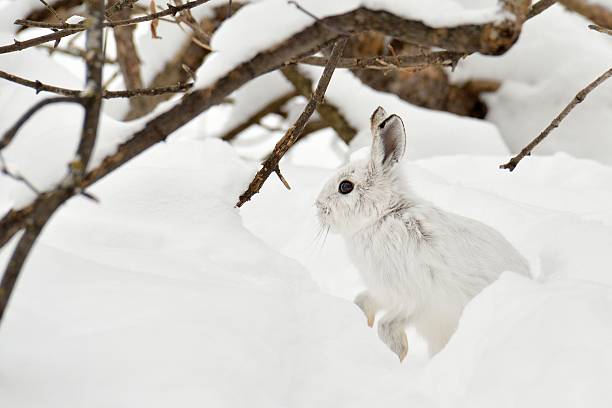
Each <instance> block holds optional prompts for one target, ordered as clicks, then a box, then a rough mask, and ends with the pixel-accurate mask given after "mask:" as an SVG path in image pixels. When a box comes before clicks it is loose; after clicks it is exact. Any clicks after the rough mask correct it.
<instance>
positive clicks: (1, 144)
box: [0, 96, 83, 150]
mask: <svg viewBox="0 0 612 408" xmlns="http://www.w3.org/2000/svg"><path fill="white" fill-rule="evenodd" d="M82 101H83V100H82V98H80V97H77V96H68V97H64V96H58V97H54V98H47V99H43V100H42V101H40V102H38V103H37V104H36V105H34V106H32V107H31V108H30V109H28V110H27V111H26V112H25V113H24V114H23V115H22V116H21V117H20V118H19V120H17V122H16V123H15V124H14V125H13V126H11V127H10V128H9V129H7V130H6V132H4V135H3V136H2V139H0V150H2V149H4V148H5V147H6V146H8V145H9V143H11V141H12V140H13V138H14V137H15V135H16V134H17V132H19V129H21V127H22V126H23V125H25V123H26V122H27V121H28V120H29V119H30V118H31V117H32V116H33V115H34V114H35V113H36V112H38V111H39V110H40V109H42V108H44V107H45V106H47V105H51V104H54V103H78V104H82Z"/></svg>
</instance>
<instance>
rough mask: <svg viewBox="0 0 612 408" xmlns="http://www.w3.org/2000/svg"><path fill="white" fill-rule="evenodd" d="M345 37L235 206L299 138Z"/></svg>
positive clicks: (254, 189)
mask: <svg viewBox="0 0 612 408" xmlns="http://www.w3.org/2000/svg"><path fill="white" fill-rule="evenodd" d="M347 41H348V40H347V38H346V37H341V38H340V39H339V40H338V41H336V43H335V44H334V48H333V49H332V52H331V55H330V57H329V61H328V63H327V65H326V66H325V69H324V70H323V74H322V75H321V78H320V79H319V83H318V84H317V89H316V90H315V92H314V93H313V95H312V98H310V100H309V101H308V103H307V104H306V107H305V108H304V111H303V112H302V114H301V115H300V116H299V117H298V119H297V120H296V121H295V123H294V124H293V126H291V127H290V128H289V129H288V130H287V133H285V135H284V136H283V137H282V138H281V140H279V141H278V143H277V144H276V146H275V147H274V150H273V152H272V155H271V156H270V157H269V158H268V159H267V160H266V161H265V162H264V163H263V164H262V166H261V169H260V170H259V171H258V172H257V174H256V175H255V177H254V178H253V181H252V182H251V184H249V187H248V188H247V190H246V191H245V192H244V193H243V194H242V195H241V196H240V198H239V199H238V202H237V203H236V206H237V207H241V206H242V205H243V204H244V203H246V202H247V201H249V200H250V199H251V197H253V195H255V194H257V193H258V192H259V190H260V189H261V187H262V186H263V184H264V183H265V181H266V180H267V179H268V177H269V176H270V174H272V172H274V171H275V169H277V168H278V163H279V161H280V159H281V158H282V157H283V156H284V155H285V153H287V151H288V150H289V149H290V148H291V146H293V144H294V143H295V142H296V141H297V140H298V139H299V137H300V134H301V133H302V132H303V130H304V127H305V126H306V123H307V122H308V119H310V117H311V116H312V114H313V113H314V111H315V109H316V107H317V105H319V104H320V103H321V102H322V101H323V96H324V95H325V91H326V90H327V86H328V85H329V81H330V80H331V77H332V75H333V73H334V70H335V69H336V63H337V62H338V60H339V59H340V56H341V55H342V51H343V50H344V46H345V45H346V42H347Z"/></svg>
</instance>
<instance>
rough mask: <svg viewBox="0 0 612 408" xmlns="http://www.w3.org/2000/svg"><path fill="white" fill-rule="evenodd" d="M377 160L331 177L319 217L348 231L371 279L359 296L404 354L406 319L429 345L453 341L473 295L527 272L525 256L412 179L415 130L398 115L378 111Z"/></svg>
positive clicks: (374, 123) (435, 347)
mask: <svg viewBox="0 0 612 408" xmlns="http://www.w3.org/2000/svg"><path fill="white" fill-rule="evenodd" d="M371 128H372V136H373V141H372V149H371V153H370V158H369V159H368V160H362V161H357V162H354V163H350V164H348V165H346V166H344V167H343V168H341V169H340V170H339V171H338V172H337V173H336V175H335V176H333V177H332V178H331V180H329V181H328V182H327V184H326V185H325V187H324V188H323V190H322V191H321V193H320V194H319V197H318V198H317V201H316V205H317V209H318V216H319V220H320V222H321V223H322V224H323V225H324V226H328V227H330V228H331V229H332V230H334V231H336V232H339V233H340V234H341V235H342V236H343V237H344V239H345V241H346V244H347V247H348V250H349V254H350V256H351V258H352V259H354V262H355V264H356V266H357V268H358V270H359V273H360V275H361V277H362V279H363V281H364V283H365V285H366V287H367V290H366V291H364V292H362V293H361V294H359V295H358V296H357V298H356V299H355V303H356V304H357V305H358V306H359V307H360V308H361V310H363V312H364V314H365V315H366V317H367V319H368V325H369V326H372V325H373V323H374V318H375V315H376V313H377V312H378V311H379V310H384V311H385V314H384V316H383V317H382V318H381V319H380V320H379V322H378V335H379V337H380V339H381V340H382V341H383V342H384V343H385V344H387V346H389V348H390V349H391V350H392V351H393V352H395V353H396V354H397V355H398V357H399V358H400V361H401V360H403V358H404V357H405V356H406V353H407V351H408V339H407V337H406V331H405V330H406V327H407V326H408V325H412V326H413V327H415V328H416V330H417V331H418V332H419V333H420V334H421V335H422V336H423V337H424V338H425V339H426V340H427V342H428V346H429V352H430V354H435V353H437V352H438V351H439V350H440V349H441V348H442V347H444V345H445V344H446V343H447V341H448V339H449V338H450V336H451V335H452V334H453V332H454V331H455V329H456V327H457V323H458V321H459V317H460V316H461V313H462V311H463V308H464V306H465V305H466V304H467V302H468V301H469V300H470V299H472V298H473V297H474V296H475V295H476V294H477V293H478V292H480V291H481V290H482V289H483V288H484V287H485V286H487V285H488V284H490V283H491V282H493V281H494V280H495V279H496V278H497V277H498V276H499V275H500V274H501V273H502V272H504V271H507V270H511V271H514V272H518V273H521V274H525V275H527V274H528V273H529V270H528V265H527V262H526V260H525V259H524V258H523V257H522V256H521V255H520V254H519V253H518V252H517V251H516V249H514V247H513V246H512V245H511V244H510V243H509V242H508V241H507V240H506V239H505V238H504V237H503V236H502V235H501V234H500V233H499V232H497V231H496V230H494V229H493V228H491V227H489V226H487V225H485V224H483V223H481V222H479V221H476V220H473V219H470V218H466V217H462V216H459V215H456V214H451V213H448V212H445V211H442V210H440V209H438V208H436V207H435V206H434V205H433V204H431V203H429V202H427V201H425V200H423V199H421V198H419V197H417V196H416V195H415V194H414V193H413V192H412V191H411V190H410V189H409V188H408V186H407V185H406V184H405V183H404V179H403V174H402V171H401V166H400V165H399V162H400V159H401V158H402V156H403V154H404V149H405V144H406V136H405V133H404V125H403V123H402V120H401V119H400V118H399V116H397V115H391V116H388V117H387V114H386V112H385V111H384V109H383V108H380V107H379V108H378V109H376V111H374V113H373V115H372V117H371Z"/></svg>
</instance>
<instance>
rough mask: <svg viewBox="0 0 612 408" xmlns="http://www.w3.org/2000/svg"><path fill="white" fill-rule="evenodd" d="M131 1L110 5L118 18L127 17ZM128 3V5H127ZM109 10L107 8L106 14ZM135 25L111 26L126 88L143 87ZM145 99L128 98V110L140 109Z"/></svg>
mask: <svg viewBox="0 0 612 408" xmlns="http://www.w3.org/2000/svg"><path fill="white" fill-rule="evenodd" d="M132 3H133V0H118V1H116V2H115V4H114V5H113V6H112V7H111V9H112V10H115V8H113V7H115V6H116V12H117V17H118V18H120V19H129V18H130V16H131V13H132V10H131V9H130V8H128V7H129V6H131V5H132ZM128 5H129V6H128ZM108 15H109V11H108V10H107V16H108ZM135 28H136V26H133V25H130V26H125V27H122V26H118V27H115V28H113V34H114V37H115V44H116V48H117V61H118V62H119V68H120V69H121V74H122V76H123V82H124V83H125V87H126V88H127V89H128V90H133V89H139V88H143V87H144V86H143V81H142V77H141V75H140V58H139V56H138V50H137V49H136V44H135V43H134V35H133V34H134V29H135ZM145 103H146V102H145V100H144V98H142V97H135V98H131V99H130V110H133V109H142V107H143V106H144V105H145Z"/></svg>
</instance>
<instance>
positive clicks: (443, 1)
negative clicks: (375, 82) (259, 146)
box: [196, 0, 508, 88]
mask: <svg viewBox="0 0 612 408" xmlns="http://www.w3.org/2000/svg"><path fill="white" fill-rule="evenodd" d="M299 4H300V6H301V7H303V8H304V9H305V10H308V12H310V13H312V14H314V15H315V16H317V17H319V18H322V17H327V16H331V15H336V14H342V13H345V12H348V11H351V10H354V9H356V8H359V7H366V8H369V9H372V10H388V11H390V12H392V13H395V14H396V15H398V16H401V17H404V18H407V19H410V20H416V21H421V22H423V23H424V24H426V25H428V26H430V27H453V26H458V25H462V24H482V23H486V22H494V21H499V20H501V19H503V18H507V17H508V16H506V14H505V13H504V12H503V11H501V10H500V9H499V7H498V6H492V7H485V8H480V9H472V8H468V7H464V6H462V5H461V4H460V3H459V2H456V1H454V0H438V1H436V2H435V3H432V2H399V1H393V0H341V1H327V0H302V1H300V2H299ZM270 16H274V19H273V20H271V19H270ZM312 24H313V19H312V17H310V16H308V15H307V14H305V13H304V12H302V11H300V10H298V9H297V8H296V7H295V6H294V5H292V4H290V3H289V2H287V1H286V0H264V1H258V2H255V3H251V4H248V5H246V6H245V7H242V8H241V9H240V10H239V11H238V12H237V13H236V15H235V16H234V17H233V18H231V19H229V20H227V21H225V22H224V23H223V24H222V26H221V27H220V28H219V29H218V30H217V31H216V32H215V34H214V35H213V38H212V40H211V47H212V49H213V50H214V51H215V52H214V53H212V54H211V55H210V56H209V57H208V58H207V59H206V61H205V63H204V64H203V65H202V66H201V67H200V69H199V70H198V72H199V73H202V75H200V74H198V80H197V81H196V87H197V88H206V87H207V86H210V85H211V84H213V83H214V81H216V80H217V79H219V78H221V77H222V76H223V75H224V74H225V73H227V72H229V71H230V70H231V69H233V68H235V67H236V66H238V65H240V64H241V63H242V62H245V61H248V60H249V59H251V58H253V57H254V56H255V55H257V53H259V52H260V51H263V50H267V49H269V48H272V47H273V46H274V45H276V44H279V43H281V42H282V41H284V40H285V39H287V38H289V37H291V36H292V35H294V34H296V33H298V32H300V31H302V30H303V29H305V28H306V27H308V26H310V25H312ZM237 45H239V46H237ZM204 73H205V75H204Z"/></svg>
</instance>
